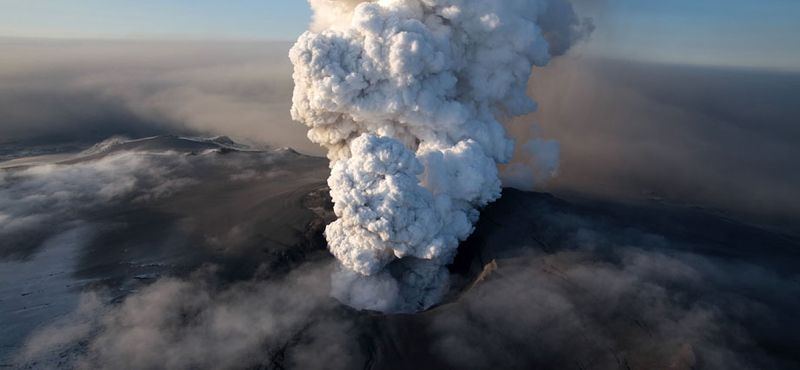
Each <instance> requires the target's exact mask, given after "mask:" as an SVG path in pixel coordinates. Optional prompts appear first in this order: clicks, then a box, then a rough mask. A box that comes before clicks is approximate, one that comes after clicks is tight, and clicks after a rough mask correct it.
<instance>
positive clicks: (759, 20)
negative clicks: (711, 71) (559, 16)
mask: <svg viewBox="0 0 800 370" xmlns="http://www.w3.org/2000/svg"><path fill="white" fill-rule="evenodd" d="M576 3H577V4H576V7H577V8H578V10H579V12H580V13H581V14H582V15H586V16H592V17H593V18H595V23H596V24H597V32H595V35H594V40H593V42H592V43H590V44H587V45H586V47H585V48H583V52H584V53H587V54H592V55H601V56H611V57H622V58H628V59H640V60H647V61H661V62H667V63H688V64H702V65H718V66H738V67H761V68H771V69H783V70H798V69H800V37H797V35H798V34H800V22H798V21H797V19H800V1H797V0H703V1H696V0H670V1H663V0H579V1H576ZM0 8H2V12H0V36H22V37H59V38H119V37H143V36H144V37H156V38H157V37H172V38H174V37H189V38H248V39H272V40H293V39H295V38H296V37H297V36H298V35H299V34H300V33H302V32H303V31H304V30H305V29H306V26H307V24H308V21H309V18H310V11H309V9H308V4H307V3H306V2H305V1H304V0H231V1H224V2H223V1H211V0H196V1H185V0H140V1H107V0H72V1H68V2H67V1H59V0H33V1H32V0H0Z"/></svg>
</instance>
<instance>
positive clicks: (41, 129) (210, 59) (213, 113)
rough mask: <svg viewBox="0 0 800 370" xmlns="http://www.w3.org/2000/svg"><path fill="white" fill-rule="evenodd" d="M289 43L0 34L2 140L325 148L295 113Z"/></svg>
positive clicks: (27, 144) (11, 143)
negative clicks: (209, 138)
mask: <svg viewBox="0 0 800 370" xmlns="http://www.w3.org/2000/svg"><path fill="white" fill-rule="evenodd" d="M290 46H291V45H290V44H289V43H269V42H239V41H227V42H223V41H219V42H201V41H135V40H128V41H79V40H76V41H54V40H38V39H31V40H29V39H9V38H5V39H0V53H1V54H2V55H3V57H2V58H0V79H2V80H3V83H2V85H0V111H2V112H3V116H2V118H0V144H1V145H3V146H13V147H28V148H30V146H32V145H45V144H61V145H63V144H65V143H78V144H84V145H85V144H89V145H91V144H93V143H95V142H99V141H101V140H103V139H106V138H108V137H110V136H112V135H126V136H129V137H134V138H135V137H143V136H152V135H157V134H164V133H173V134H187V135H188V134H199V133H205V134H209V133H210V134H214V133H224V134H225V135H230V136H233V137H240V138H246V139H250V140H257V141H261V142H265V143H268V144H271V145H276V146H291V147H293V148H296V149H298V150H302V151H310V152H314V151H317V152H319V151H318V150H317V148H316V146H315V145H313V144H312V143H309V142H308V140H307V139H305V130H304V129H303V128H302V125H298V124H293V123H292V122H291V118H290V117H289V107H290V106H291V92H292V82H291V65H290V64H289V60H288V57H287V54H288V50H289V47H290ZM0 154H3V153H0Z"/></svg>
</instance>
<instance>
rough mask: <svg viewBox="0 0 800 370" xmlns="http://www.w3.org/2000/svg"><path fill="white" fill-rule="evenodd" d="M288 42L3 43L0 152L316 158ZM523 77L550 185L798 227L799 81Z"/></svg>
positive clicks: (626, 72) (704, 72)
mask: <svg viewBox="0 0 800 370" xmlns="http://www.w3.org/2000/svg"><path fill="white" fill-rule="evenodd" d="M587 22H588V21H587ZM585 27H589V28H590V27H591V24H590V23H587V24H586V25H585ZM553 32H555V33H556V34H559V33H558V32H557V31H553ZM575 32H577V31H575ZM561 34H564V32H561ZM575 35H578V34H573V36H575ZM570 37H572V36H570ZM575 37H577V36H575ZM289 46H290V45H289V44H284V43H259V42H187V41H182V42H181V41H163V42H161V41H158V42H157V41H123V42H118V41H50V40H35V39H34V40H28V39H3V40H1V41H0V53H1V54H2V55H3V58H0V78H2V80H3V84H2V85H0V111H2V112H3V115H2V117H0V143H2V145H0V156H3V158H5V159H9V158H13V157H14V156H18V155H25V153H27V155H30V154H41V153H48V152H53V151H58V150H62V151H63V150H74V147H80V146H81V145H83V146H86V145H91V144H93V143H95V142H99V141H101V140H103V139H105V138H107V137H110V136H112V135H119V134H123V135H127V136H129V137H134V138H135V137H144V136H150V135H157V134H164V133H176V134H183V135H196V134H218V135H229V136H232V137H235V138H240V139H248V140H253V141H259V142H265V143H267V144H270V145H272V146H290V147H293V148H295V149H297V150H300V151H301V152H304V153H309V154H315V155H321V154H322V153H323V151H322V150H321V149H320V148H318V147H317V146H316V145H314V144H313V143H311V142H309V140H308V139H307V138H306V137H305V133H306V130H305V128H304V127H303V125H301V124H298V123H296V122H292V121H291V119H290V117H289V113H288V112H289V107H290V106H291V90H292V82H291V66H290V64H289V61H288V58H287V56H286V54H287V51H288V48H289ZM530 86H531V87H530V90H529V92H530V94H531V95H532V96H533V98H534V99H535V100H537V101H538V102H539V110H538V112H536V113H534V114H531V115H529V116H526V117H522V118H519V119H516V120H515V121H514V122H511V123H509V124H508V125H507V126H508V127H509V129H510V131H511V132H512V134H514V135H516V137H517V138H519V139H520V140H519V141H518V142H519V143H524V142H525V141H527V139H528V138H526V136H529V132H530V128H529V127H530V126H531V125H532V124H536V125H538V130H537V131H538V135H539V136H542V137H543V138H554V139H556V140H558V141H559V142H561V163H560V166H559V176H557V177H556V178H555V179H554V180H551V181H550V182H549V183H548V184H546V185H545V186H546V187H545V189H546V190H548V191H554V192H557V193H561V194H566V193H580V194H584V195H594V196H603V197H605V196H614V197H622V198H641V197H653V196H657V197H660V198H663V199H664V200H666V201H671V202H680V203H691V204H699V205H703V206H707V207H712V208H715V209H719V210H723V211H725V212H729V213H730V215H731V216H733V217H743V218H744V219H746V220H749V221H753V222H758V223H763V224H768V225H773V226H776V227H778V228H783V229H793V232H795V233H796V232H798V226H797V223H796V222H795V220H797V219H798V217H800V190H798V189H800V186H799V185H798V184H800V177H799V176H800V172H798V171H796V169H795V167H796V165H795V163H796V162H797V161H798V160H800V148H798V146H797V145H796V143H797V142H798V140H800V126H798V125H797V119H796V117H797V116H798V114H800V112H799V110H800V108H798V105H797V104H795V101H794V100H795V96H794V94H796V92H797V91H800V76H798V75H792V74H785V73H775V72H761V71H750V70H734V69H713V68H700V67H682V66H672V65H656V64H641V63H631V62H625V61H610V60H588V59H584V58H581V57H580V56H579V55H570V54H568V55H566V56H563V57H560V58H557V59H555V60H553V61H552V62H551V64H550V65H548V66H547V67H545V68H537V69H535V70H534V73H533V77H532V81H531V83H530ZM54 147H55V148H54ZM42 148H43V149H42ZM21 153H23V154H21Z"/></svg>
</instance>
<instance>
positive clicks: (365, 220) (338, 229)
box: [289, 0, 591, 312]
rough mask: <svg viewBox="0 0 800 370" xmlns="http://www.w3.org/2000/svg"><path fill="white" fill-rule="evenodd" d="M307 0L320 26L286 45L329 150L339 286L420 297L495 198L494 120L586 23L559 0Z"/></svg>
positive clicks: (430, 294)
mask: <svg viewBox="0 0 800 370" xmlns="http://www.w3.org/2000/svg"><path fill="white" fill-rule="evenodd" d="M310 2H311V6H312V8H313V9H314V11H315V16H314V22H313V24H312V31H309V32H306V33H304V34H303V35H302V36H300V38H299V39H298V40H297V43H296V44H295V45H294V47H293V48H292V49H291V51H290V53H289V57H290V59H291V61H292V63H293V64H294V75H293V77H294V82H295V89H294V96H293V106H292V111H291V113H292V118H293V119H295V120H297V121H300V122H303V123H304V124H306V125H307V126H309V127H310V130H309V132H308V137H309V139H311V140H312V141H313V142H316V143H319V144H320V145H323V146H324V147H326V148H327V149H328V158H329V159H330V160H331V167H332V170H331V176H330V178H329V179H328V184H329V186H330V188H331V196H332V198H333V201H334V204H335V205H334V211H335V213H336V215H337V216H338V219H337V220H336V221H335V222H333V223H331V224H330V225H328V227H327V228H326V231H325V235H326V238H327V240H328V243H329V248H330V251H331V252H332V253H333V255H334V256H336V258H337V259H338V260H339V262H340V269H339V271H338V272H337V273H335V274H334V276H333V284H332V285H333V293H332V294H333V295H334V297H336V298H337V299H339V300H340V301H342V302H343V303H346V304H349V305H351V306H353V307H355V308H359V309H372V310H378V311H384V312H415V311H419V310H423V309H426V308H428V307H430V306H431V305H433V304H435V303H436V302H438V301H439V300H440V299H441V298H442V296H443V294H444V293H445V291H446V290H447V287H448V271H447V268H446V265H447V264H449V263H451V262H452V260H453V258H454V256H455V254H456V250H457V247H458V244H459V241H462V240H464V239H466V238H467V237H468V236H469V235H470V233H472V230H473V224H474V223H475V222H476V221H477V219H478V215H479V212H478V209H479V208H480V207H483V206H485V205H486V204H488V203H489V202H492V201H494V200H496V199H497V198H499V197H500V189H501V188H500V186H501V183H500V180H499V178H498V172H497V163H507V162H508V161H509V160H510V159H511V156H512V153H513V152H514V143H513V141H512V140H510V139H509V138H508V137H507V134H506V131H505V128H504V127H503V125H502V124H501V123H500V121H499V120H500V119H507V118H509V117H513V116H518V115H523V114H527V113H530V112H532V111H533V110H535V109H536V103H535V102H534V101H533V100H532V99H531V98H530V97H528V95H527V94H526V88H527V82H528V78H529V76H530V73H531V68H532V67H533V66H544V65H545V64H547V62H548V61H549V60H550V59H551V57H552V54H551V53H553V54H558V53H563V51H565V50H566V49H565V48H567V46H565V45H563V44H564V43H565V42H574V41H576V40H578V39H580V38H581V35H583V34H584V33H587V32H589V31H591V24H590V23H588V22H586V21H583V22H581V21H580V20H579V19H578V18H577V16H575V14H574V12H573V10H572V7H571V5H569V4H568V3H565V2H563V0H380V1H376V2H361V1H352V0H346V1H333V0H310ZM548 17H550V18H548ZM551 18H557V19H551ZM562 20H563V21H562ZM543 27H544V28H543ZM565 33H566V34H565ZM548 35H549V36H548ZM550 38H552V40H557V42H558V43H559V45H557V48H555V49H554V48H553V46H552V45H551V44H550V43H548V39H550ZM556 148H557V147H556ZM550 157H554V158H552V159H551V160H552V161H556V163H557V155H555V156H550ZM539 166H541V164H539ZM552 166H554V165H552V164H551V167H552ZM545 167H546V166H545Z"/></svg>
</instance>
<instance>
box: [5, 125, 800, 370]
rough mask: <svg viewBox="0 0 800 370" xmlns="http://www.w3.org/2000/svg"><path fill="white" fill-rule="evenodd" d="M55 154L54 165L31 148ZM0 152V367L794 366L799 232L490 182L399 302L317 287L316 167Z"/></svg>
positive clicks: (313, 163)
mask: <svg viewBox="0 0 800 370" xmlns="http://www.w3.org/2000/svg"><path fill="white" fill-rule="evenodd" d="M38 160H40V161H45V162H53V161H54V159H53V158H45V159H41V158H40V159H38ZM36 161H37V159H30V158H28V159H25V161H20V160H17V162H4V163H0V164H1V165H2V166H3V167H4V168H3V169H2V172H0V206H1V207H0V209H2V211H0V313H2V314H1V315H0V332H2V333H3V334H4V335H3V336H2V339H0V341H1V342H0V345H1V346H2V347H0V358H1V360H0V365H1V366H2V367H5V368H15V369H16V368H20V369H39V368H41V369H49V368H77V369H93V368H113V369H157V368H165V369H198V368H215V369H284V368H300V369H314V368H325V369H331V368H346V369H352V368H368V369H403V368H416V369H425V368H431V369H433V368H436V369H440V368H453V369H464V368H467V369H469V368H531V367H538V368H560V369H751V368H761V369H792V368H797V367H798V366H799V365H800V357H798V354H797V351H796V349H797V348H800V340H798V339H797V336H796V335H795V334H796V333H797V332H798V329H800V320H798V318H797V317H796V315H795V313H796V312H798V309H800V298H798V297H800V279H799V278H798V275H797V272H796V267H795V266H797V262H798V260H799V259H800V252H798V251H800V249H798V247H799V245H798V241H797V240H796V239H794V238H792V237H789V236H786V235H782V234H779V233H776V232H773V231H765V230H763V229H760V228H757V227H754V226H749V225H746V224H743V223H740V222H737V221H735V220H733V219H731V218H729V217H727V216H725V215H724V214H720V213H718V212H714V211H712V210H708V209H705V208H701V207H690V206H683V205H677V204H669V203H664V202H661V201H658V200H651V201H648V202H638V203H619V202H611V201H603V200H593V199H578V198H575V199H570V200H569V201H565V200H562V199H559V198H556V197H554V196H552V195H549V194H545V193H536V192H523V191H519V190H515V189H510V188H506V189H504V190H503V196H502V198H501V199H500V200H498V201H497V202H495V203H492V204H490V205H489V206H488V207H487V208H485V209H484V210H483V211H482V213H481V218H480V221H479V223H478V224H477V225H476V230H475V232H474V233H473V234H472V236H471V237H470V238H469V239H468V240H467V241H465V242H464V243H462V244H461V245H460V246H459V254H458V256H457V258H456V261H455V263H453V264H452V265H450V266H449V269H450V271H451V273H452V276H453V279H452V284H451V287H450V291H449V293H448V295H447V297H446V299H445V300H444V302H442V303H440V304H438V305H436V306H434V307H433V308H431V309H430V310H427V311H425V312H421V313H417V314H403V315H399V314H397V315H392V314H381V313H376V312H370V311H356V310H354V309H352V308H349V307H347V306H343V305H341V304H339V303H338V302H337V301H336V300H335V299H333V298H331V297H330V295H329V294H330V274H331V272H332V270H333V266H334V263H335V260H334V259H333V257H332V256H331V255H330V254H329V252H328V251H327V249H326V244H325V240H324V238H323V237H322V230H323V228H324V226H325V225H326V224H327V223H328V222H330V221H331V220H332V219H333V215H332V211H331V203H330V200H329V197H328V195H327V188H326V184H325V179H326V178H327V176H328V167H327V160H326V159H323V158H317V157H310V156H305V155H301V154H298V153H296V152H294V151H292V150H289V149H283V150H266V149H265V150H252V149H248V148H246V147H245V146H241V145H238V144H236V143H234V142H232V141H230V140H227V139H225V138H220V139H217V140H189V139H184V138H180V137H176V136H159V137H154V138H148V139H142V140H135V141H125V140H110V141H106V142H104V143H103V144H102V145H98V146H95V147H93V148H91V149H90V150H87V151H84V152H82V153H81V154H75V153H73V154H69V153H67V154H66V155H64V156H63V157H59V158H57V159H56V160H55V161H57V162H58V164H52V163H50V164H44V165H37V166H29V165H30V163H32V162H36Z"/></svg>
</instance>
